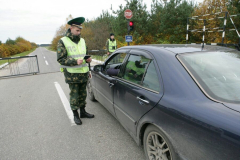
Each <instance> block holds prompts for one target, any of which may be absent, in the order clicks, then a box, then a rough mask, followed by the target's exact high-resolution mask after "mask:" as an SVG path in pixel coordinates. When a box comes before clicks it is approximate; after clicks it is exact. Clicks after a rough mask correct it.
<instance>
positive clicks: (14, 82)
mask: <svg viewBox="0 0 240 160" xmlns="http://www.w3.org/2000/svg"><path fill="white" fill-rule="evenodd" d="M31 55H37V56H38V62H39V67H40V73H39V74H37V75H29V76H21V77H11V78H6V79H0V91H1V92H0V127H1V129H0V159H1V160H7V159H10V160H13V159H14V160H16V159H17V160H26V159H44V160H48V159H49V160H55V159H56V160H59V159H64V160H66V159H70V160H72V159H79V160H85V159H86V160H142V159H145V157H144V151H143V149H142V147H139V146H137V144H136V143H135V142H134V140H133V139H132V138H131V136H130V135H129V134H128V133H127V131H126V130H125V129H124V128H123V127H122V126H121V124H120V123H119V122H118V121H117V120H116V119H115V118H114V117H113V116H112V115H111V114H110V113H109V112H108V111H107V110H106V109H105V108H104V107H103V106H102V105H100V104H99V103H98V102H91V101H89V100H88V99H87V108H86V110H87V111H88V112H89V113H93V114H95V118H94V119H85V118H84V119H82V121H83V124H82V125H80V126H77V125H73V123H72V121H71V119H69V117H68V115H67V113H68V111H66V109H65V107H66V101H65V102H64V100H63V98H64V96H65V97H66V100H67V102H68V101H69V88H68V85H67V84H66V83H65V81H64V76H63V74H62V73H60V72H59V64H58V63H57V61H56V53H54V52H52V51H48V50H47V49H45V48H42V47H39V48H37V49H36V50H35V51H34V52H32V53H31ZM57 86H58V87H57ZM59 90H61V91H62V93H60V92H59ZM61 96H62V97H61ZM60 97H61V98H60Z"/></svg>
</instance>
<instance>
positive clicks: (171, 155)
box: [143, 125, 176, 160]
mask: <svg viewBox="0 0 240 160" xmlns="http://www.w3.org/2000/svg"><path fill="white" fill-rule="evenodd" d="M143 143H144V152H145V156H146V157H147V159H148V160H175V159H176V154H175V152H174V150H173V147H172V145H171V143H170V141H169V140H168V138H167V137H166V136H165V134H164V133H163V132H162V131H161V130H160V129H159V128H157V127H155V126H153V125H151V126H148V127H147V129H146V130H145V132H144V141H143Z"/></svg>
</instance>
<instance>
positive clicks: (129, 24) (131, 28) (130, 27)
mask: <svg viewBox="0 0 240 160" xmlns="http://www.w3.org/2000/svg"><path fill="white" fill-rule="evenodd" d="M128 26H129V31H132V30H133V28H134V23H133V21H129V23H128Z"/></svg>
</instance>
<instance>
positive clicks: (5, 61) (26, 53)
mask: <svg viewBox="0 0 240 160" xmlns="http://www.w3.org/2000/svg"><path fill="white" fill-rule="evenodd" d="M35 49H36V48H35ZM35 49H32V50H30V51H26V52H22V53H19V54H15V55H12V56H10V57H17V56H26V55H28V54H30V53H32V52H33V51H35ZM17 60H18V59H12V60H11V63H12V62H15V61H17ZM7 62H8V60H0V65H2V64H4V63H7Z"/></svg>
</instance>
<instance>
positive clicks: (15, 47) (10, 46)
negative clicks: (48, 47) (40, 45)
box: [0, 37, 37, 58]
mask: <svg viewBox="0 0 240 160" xmlns="http://www.w3.org/2000/svg"><path fill="white" fill-rule="evenodd" d="M36 47H37V44H36V43H33V42H29V41H27V40H25V39H24V38H22V37H17V38H16V39H15V40H12V39H10V38H8V39H7V40H6V43H2V42H1V41H0V58H5V57H10V56H13V55H16V54H19V53H22V52H25V51H29V50H31V49H34V48H36Z"/></svg>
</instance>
